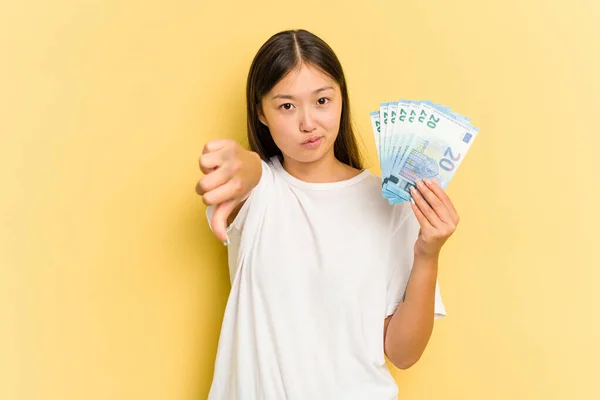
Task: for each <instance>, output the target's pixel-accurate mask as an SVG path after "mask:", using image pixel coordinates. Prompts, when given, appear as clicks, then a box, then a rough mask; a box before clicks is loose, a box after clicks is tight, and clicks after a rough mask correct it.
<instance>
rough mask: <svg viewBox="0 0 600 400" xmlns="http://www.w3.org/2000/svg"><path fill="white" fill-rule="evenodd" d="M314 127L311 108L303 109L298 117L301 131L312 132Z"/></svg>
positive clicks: (315, 125)
mask: <svg viewBox="0 0 600 400" xmlns="http://www.w3.org/2000/svg"><path fill="white" fill-rule="evenodd" d="M316 127H317V124H316V123H315V119H314V118H313V116H312V114H311V110H306V111H304V112H303V113H302V116H301V117H300V130H301V131H302V132H312V131H314V130H315V128H316Z"/></svg>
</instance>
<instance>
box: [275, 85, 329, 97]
mask: <svg viewBox="0 0 600 400" xmlns="http://www.w3.org/2000/svg"><path fill="white" fill-rule="evenodd" d="M331 89H333V86H325V87H322V88H320V89H317V90H315V91H314V92H313V93H312V94H313V95H314V94H317V93H320V92H324V91H325V90H331ZM275 99H288V100H294V96H292V95H289V94H276V95H275V96H273V97H271V100H275Z"/></svg>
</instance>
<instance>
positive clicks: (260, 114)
mask: <svg viewBox="0 0 600 400" xmlns="http://www.w3.org/2000/svg"><path fill="white" fill-rule="evenodd" d="M256 112H257V113H258V120H259V121H260V123H261V124H263V125H264V126H266V127H267V128H268V127H269V124H268V123H267V119H266V118H265V115H264V114H263V112H262V107H257V109H256Z"/></svg>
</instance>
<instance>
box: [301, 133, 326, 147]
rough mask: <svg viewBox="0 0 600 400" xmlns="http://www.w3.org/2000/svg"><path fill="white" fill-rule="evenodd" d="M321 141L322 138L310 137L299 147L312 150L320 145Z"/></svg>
mask: <svg viewBox="0 0 600 400" xmlns="http://www.w3.org/2000/svg"><path fill="white" fill-rule="evenodd" d="M322 139H323V136H315V137H311V138H310V139H308V140H307V141H305V142H304V143H302V145H301V146H302V147H304V148H307V149H313V148H315V147H317V146H319V145H320V144H321V141H322Z"/></svg>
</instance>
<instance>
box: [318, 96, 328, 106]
mask: <svg viewBox="0 0 600 400" xmlns="http://www.w3.org/2000/svg"><path fill="white" fill-rule="evenodd" d="M327 101H329V99H328V98H327V97H321V98H320V99H319V100H317V103H319V104H320V105H325V103H327Z"/></svg>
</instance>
